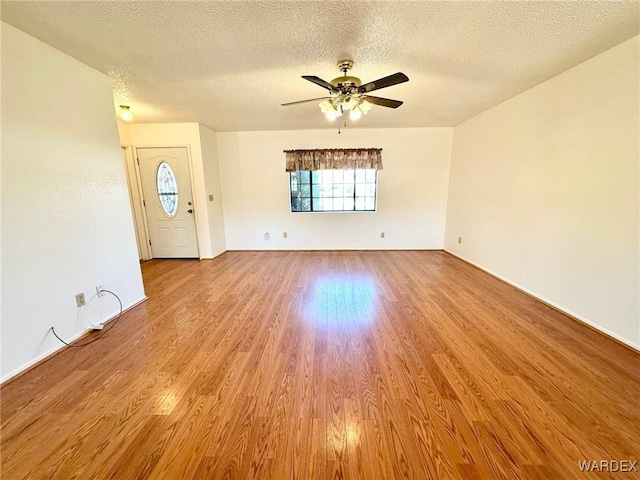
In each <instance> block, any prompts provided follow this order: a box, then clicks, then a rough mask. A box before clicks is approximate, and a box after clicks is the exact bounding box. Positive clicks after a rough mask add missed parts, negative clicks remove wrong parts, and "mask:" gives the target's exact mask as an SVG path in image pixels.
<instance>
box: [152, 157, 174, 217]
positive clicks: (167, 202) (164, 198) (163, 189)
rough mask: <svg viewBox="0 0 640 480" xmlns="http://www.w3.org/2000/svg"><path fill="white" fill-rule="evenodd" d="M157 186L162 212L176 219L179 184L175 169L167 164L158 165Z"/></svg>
mask: <svg viewBox="0 0 640 480" xmlns="http://www.w3.org/2000/svg"><path fill="white" fill-rule="evenodd" d="M156 186H157V189H158V199H159V200H160V205H161V206H162V210H163V211H164V213H165V214H166V215H167V216H169V217H175V215H176V213H177V212H178V183H177V182H176V176H175V175H174V174H173V169H172V168H171V166H170V165H169V164H168V163H167V162H161V163H160V165H158V172H157V173H156Z"/></svg>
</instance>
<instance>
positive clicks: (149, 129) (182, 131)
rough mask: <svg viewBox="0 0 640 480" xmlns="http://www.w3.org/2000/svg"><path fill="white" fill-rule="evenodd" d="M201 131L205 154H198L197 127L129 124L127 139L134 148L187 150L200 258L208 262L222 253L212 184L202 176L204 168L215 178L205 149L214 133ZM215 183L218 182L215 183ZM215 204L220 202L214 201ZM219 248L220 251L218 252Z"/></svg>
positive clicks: (204, 128)
mask: <svg viewBox="0 0 640 480" xmlns="http://www.w3.org/2000/svg"><path fill="white" fill-rule="evenodd" d="M203 130H204V132H205V137H207V138H206V139H205V148H206V149H207V151H206V152H203V150H202V143H201V139H200V132H201V129H200V125H199V124H197V123H154V124H130V125H129V138H130V140H131V143H132V144H133V145H134V146H137V147H163V146H167V147H179V146H188V147H189V152H190V156H191V176H192V180H193V193H194V203H195V205H194V206H195V207H196V208H195V214H196V228H197V233H198V248H199V250H200V258H212V257H214V256H215V255H217V254H219V253H221V252H222V251H224V235H223V233H222V230H221V231H220V232H216V231H215V229H216V227H217V226H219V225H220V224H221V223H222V222H223V220H222V219H220V218H218V215H219V214H220V212H221V208H219V207H218V204H217V203H216V201H215V199H216V197H218V195H217V190H216V187H215V182H216V180H215V179H211V178H209V179H207V178H206V176H205V168H206V169H207V173H208V174H209V175H212V174H215V166H212V165H215V161H216V159H215V155H214V154H212V153H211V149H210V148H209V147H208V146H209V144H210V143H211V139H210V138H209V137H210V136H211V134H213V135H215V133H214V132H213V131H211V130H209V129H208V128H206V127H203ZM205 164H206V165H205ZM209 164H212V165H209ZM217 181H218V182H219V180H217ZM209 194H211V195H214V202H208V195H209ZM218 200H219V201H220V200H221V199H220V198H219V197H218ZM210 218H213V219H214V225H211V224H210V221H209V219H210ZM212 234H213V237H212ZM214 248H215V249H216V250H214ZM220 248H223V250H219V249H220Z"/></svg>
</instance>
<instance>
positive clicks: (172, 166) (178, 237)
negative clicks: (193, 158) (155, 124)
mask: <svg viewBox="0 0 640 480" xmlns="http://www.w3.org/2000/svg"><path fill="white" fill-rule="evenodd" d="M136 153H137V158H138V164H139V165H140V178H141V181H142V193H143V197H144V199H143V203H144V208H145V213H146V215H147V224H148V227H149V238H150V241H151V251H152V253H153V258H198V238H197V236H196V222H195V217H194V213H193V210H194V208H193V196H192V193H191V176H190V175H189V157H188V154H187V149H186V148H185V147H168V148H137V149H136Z"/></svg>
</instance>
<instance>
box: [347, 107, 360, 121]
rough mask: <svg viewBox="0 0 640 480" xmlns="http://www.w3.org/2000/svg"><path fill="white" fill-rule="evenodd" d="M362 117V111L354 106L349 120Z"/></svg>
mask: <svg viewBox="0 0 640 480" xmlns="http://www.w3.org/2000/svg"><path fill="white" fill-rule="evenodd" d="M360 118H362V111H361V110H360V109H359V108H354V109H353V110H351V112H349V120H353V121H356V120H360Z"/></svg>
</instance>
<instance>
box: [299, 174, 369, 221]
mask: <svg viewBox="0 0 640 480" xmlns="http://www.w3.org/2000/svg"><path fill="white" fill-rule="evenodd" d="M334 170H336V169H320V170H295V171H292V172H288V173H289V209H290V212H291V213H376V212H377V211H378V170H377V169H374V168H354V169H345V170H351V171H353V183H345V182H344V181H343V182H335V183H334V182H333V181H331V183H330V184H331V185H332V186H333V185H342V186H345V185H353V197H351V196H349V197H345V196H344V195H343V196H342V197H333V196H331V197H323V196H321V195H316V196H315V197H314V188H313V187H314V185H316V186H318V185H320V184H319V183H315V184H314V183H313V176H314V172H332V171H334ZM359 170H361V171H363V172H364V175H365V178H366V176H367V171H371V172H373V175H374V181H373V182H371V181H368V182H367V181H366V180H365V181H364V182H357V181H356V178H357V177H356V172H357V171H359ZM343 171H344V170H343ZM300 172H308V173H309V182H308V183H307V182H300V175H299V173H300ZM294 175H296V176H297V177H298V182H299V183H298V192H301V190H302V185H305V186H306V185H308V186H309V196H308V197H307V196H304V197H302V196H301V194H300V193H298V194H297V198H308V199H309V210H294V199H295V198H296V195H294V193H293V188H292V180H293V176H294ZM359 184H361V185H363V186H365V188H366V185H374V188H375V194H374V195H373V196H371V195H364V196H362V195H360V196H358V195H356V193H357V191H358V188H357V185H359ZM314 198H318V199H322V198H330V199H337V198H343V199H344V198H348V199H350V198H353V209H348V210H345V209H344V206H343V208H342V209H340V210H333V209H331V210H324V209H323V210H315V209H314ZM360 198H362V199H365V204H366V199H368V198H372V199H373V208H371V209H366V208H365V209H357V204H358V202H357V199H360Z"/></svg>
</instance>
